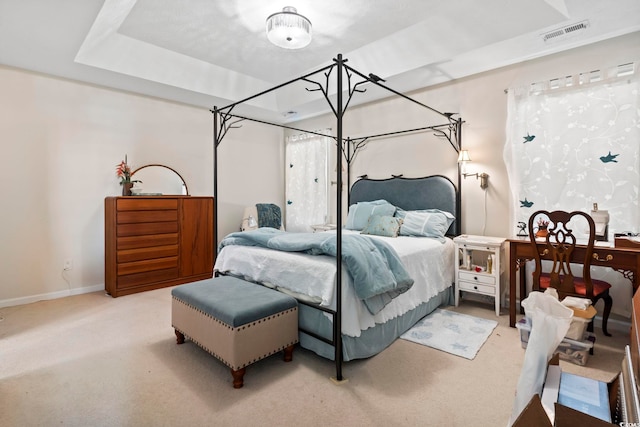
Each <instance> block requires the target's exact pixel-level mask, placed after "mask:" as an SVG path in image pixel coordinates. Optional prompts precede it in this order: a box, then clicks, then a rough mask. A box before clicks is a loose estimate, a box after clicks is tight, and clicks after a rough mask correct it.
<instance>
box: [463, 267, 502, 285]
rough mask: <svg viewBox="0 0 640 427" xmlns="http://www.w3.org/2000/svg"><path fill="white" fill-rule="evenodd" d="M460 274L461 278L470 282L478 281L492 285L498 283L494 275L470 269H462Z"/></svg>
mask: <svg viewBox="0 0 640 427" xmlns="http://www.w3.org/2000/svg"><path fill="white" fill-rule="evenodd" d="M458 276H459V277H460V280H466V281H468V282H476V283H480V284H485V285H492V286H493V285H495V284H496V278H495V277H494V276H487V275H484V274H478V273H474V272H468V271H460V272H459V273H458Z"/></svg>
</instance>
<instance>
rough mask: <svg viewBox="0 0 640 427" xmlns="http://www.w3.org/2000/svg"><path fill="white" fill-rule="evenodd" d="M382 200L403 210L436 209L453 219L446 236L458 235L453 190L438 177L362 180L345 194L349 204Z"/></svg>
mask: <svg viewBox="0 0 640 427" xmlns="http://www.w3.org/2000/svg"><path fill="white" fill-rule="evenodd" d="M378 199H384V200H386V201H388V202H389V203H391V204H393V205H395V206H398V207H399V208H402V209H404V210H420V209H440V210H442V211H446V212H450V213H451V214H453V215H454V216H456V221H454V222H453V224H451V227H449V231H448V232H447V235H450V236H455V235H458V234H460V232H459V224H460V218H458V216H459V211H458V206H457V205H458V198H457V192H456V187H455V185H454V184H453V182H451V180H450V179H449V178H447V177H445V176H442V175H433V176H427V177H424V178H402V177H394V178H389V179H369V178H363V179H359V180H358V181H356V182H354V183H353V185H352V186H351V192H350V193H349V205H352V204H354V203H358V202H367V201H372V200H378Z"/></svg>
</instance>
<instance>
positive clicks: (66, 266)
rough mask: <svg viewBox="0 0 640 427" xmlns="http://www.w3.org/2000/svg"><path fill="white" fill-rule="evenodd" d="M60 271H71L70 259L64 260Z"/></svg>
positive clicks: (71, 263) (71, 261) (71, 262)
mask: <svg viewBox="0 0 640 427" xmlns="http://www.w3.org/2000/svg"><path fill="white" fill-rule="evenodd" d="M62 269H63V270H64V271H68V270H73V260H72V259H65V260H64V265H63V266H62Z"/></svg>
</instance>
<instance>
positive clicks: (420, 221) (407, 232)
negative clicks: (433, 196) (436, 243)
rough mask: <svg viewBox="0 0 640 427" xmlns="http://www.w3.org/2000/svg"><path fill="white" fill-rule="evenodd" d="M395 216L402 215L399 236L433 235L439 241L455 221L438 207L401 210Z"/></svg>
mask: <svg viewBox="0 0 640 427" xmlns="http://www.w3.org/2000/svg"><path fill="white" fill-rule="evenodd" d="M396 216H399V217H403V216H404V221H403V222H402V226H401V227H400V235H401V236H420V237H433V238H436V239H438V240H440V241H444V237H445V235H446V234H447V230H448V229H449V226H450V225H451V224H452V223H453V221H455V217H454V216H453V215H451V213H449V212H445V211H441V210H438V209H427V210H422V211H402V212H399V213H398V215H396Z"/></svg>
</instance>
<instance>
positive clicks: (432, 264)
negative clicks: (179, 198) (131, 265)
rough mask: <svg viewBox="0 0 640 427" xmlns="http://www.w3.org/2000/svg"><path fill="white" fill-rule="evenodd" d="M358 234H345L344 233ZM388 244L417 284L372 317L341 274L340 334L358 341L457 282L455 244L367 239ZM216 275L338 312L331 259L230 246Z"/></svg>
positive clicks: (422, 239)
mask: <svg viewBox="0 0 640 427" xmlns="http://www.w3.org/2000/svg"><path fill="white" fill-rule="evenodd" d="M347 232H351V233H357V232H355V231H348V230H345V231H344V233H347ZM369 237H371V238H373V239H382V240H384V241H385V242H387V243H389V244H390V245H391V246H392V247H393V248H394V249H395V250H396V252H397V253H398V256H399V257H400V259H401V260H402V262H403V264H404V266H405V268H406V269H407V271H408V272H409V275H410V276H411V277H412V278H413V280H414V281H415V282H414V284H413V286H412V287H411V289H409V290H408V291H407V292H405V293H404V294H402V295H400V296H399V297H397V298H395V299H394V300H393V301H392V302H391V303H389V304H388V305H387V306H386V307H385V308H383V309H382V310H381V311H380V312H379V313H377V314H376V315H371V313H369V311H368V310H367V308H366V307H365V305H364V304H363V303H362V302H361V301H360V300H359V299H358V298H357V297H356V295H355V292H354V289H353V286H351V278H350V276H349V274H348V273H347V272H346V271H345V268H343V272H342V288H343V289H342V295H343V297H342V308H343V310H342V333H343V334H345V335H349V336H353V337H358V336H360V331H363V330H365V329H368V328H370V327H373V326H374V325H375V324H376V323H384V322H386V321H387V320H389V319H393V318H395V317H397V316H399V315H402V314H404V313H406V312H407V311H409V310H411V309H413V308H415V307H417V306H418V305H420V304H421V303H423V302H426V301H428V300H429V299H430V298H431V297H433V296H435V295H436V294H438V293H440V292H441V291H443V290H445V289H446V288H448V287H449V286H451V284H452V283H453V280H454V268H453V267H454V247H455V246H454V244H453V241H452V240H451V239H446V242H445V243H441V242H439V241H437V240H435V239H429V238H426V237H406V236H400V237H395V238H390V237H380V236H369ZM214 270H216V271H219V272H221V273H230V274H234V275H239V276H242V277H245V278H247V279H248V280H252V281H256V282H260V283H264V284H266V285H268V286H273V287H276V288H277V289H278V290H281V291H283V292H287V291H288V292H291V293H293V294H294V295H295V296H298V297H299V296H300V295H305V296H307V300H309V301H312V302H316V303H320V304H321V305H323V306H326V307H330V308H335V305H336V301H335V283H336V260H335V258H333V257H329V256H316V255H307V254H302V253H291V252H281V251H275V250H271V249H265V248H259V247H249V246H226V247H224V248H223V249H222V251H220V253H219V254H218V256H217V258H216V263H215V266H214Z"/></svg>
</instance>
